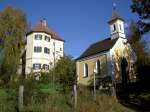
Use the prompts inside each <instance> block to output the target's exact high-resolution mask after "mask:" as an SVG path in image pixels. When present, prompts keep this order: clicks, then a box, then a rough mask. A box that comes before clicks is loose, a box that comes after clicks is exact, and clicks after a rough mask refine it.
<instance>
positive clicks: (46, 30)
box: [27, 20, 64, 41]
mask: <svg viewBox="0 0 150 112" xmlns="http://www.w3.org/2000/svg"><path fill="white" fill-rule="evenodd" d="M33 32H44V33H47V34H49V35H51V36H52V38H53V39H56V40H60V41H64V39H62V38H60V37H59V36H58V34H57V33H56V32H54V31H53V30H52V29H51V28H50V27H48V26H47V25H46V24H45V23H44V20H40V21H39V22H38V23H37V24H36V26H35V27H34V28H33V29H31V31H29V32H28V33H27V35H29V34H31V33H33Z"/></svg>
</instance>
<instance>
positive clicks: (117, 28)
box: [108, 6, 125, 39]
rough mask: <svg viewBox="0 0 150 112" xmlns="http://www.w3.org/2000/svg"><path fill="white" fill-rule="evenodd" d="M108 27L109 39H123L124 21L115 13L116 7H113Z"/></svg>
mask: <svg viewBox="0 0 150 112" xmlns="http://www.w3.org/2000/svg"><path fill="white" fill-rule="evenodd" d="M108 24H109V27H110V36H111V39H116V38H119V37H121V38H125V32H124V19H122V18H121V17H120V16H119V15H118V14H117V12H116V7H115V6H114V7H113V11H112V16H111V18H110V20H109V21H108Z"/></svg>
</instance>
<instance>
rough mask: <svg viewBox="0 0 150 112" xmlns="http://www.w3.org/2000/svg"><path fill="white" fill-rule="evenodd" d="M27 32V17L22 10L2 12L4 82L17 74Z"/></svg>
mask: <svg viewBox="0 0 150 112" xmlns="http://www.w3.org/2000/svg"><path fill="white" fill-rule="evenodd" d="M26 31H27V20H26V15H25V13H24V12H22V11H21V10H20V9H17V8H14V7H11V6H8V7H6V8H5V9H4V10H2V11H1V12H0V53H1V69H0V74H1V78H3V79H4V81H8V80H9V79H10V78H13V76H14V74H16V72H17V68H18V65H19V61H20V54H21V50H22V48H23V45H24V39H23V37H24V36H25V33H26Z"/></svg>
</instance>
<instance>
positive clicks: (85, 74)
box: [83, 63, 88, 77]
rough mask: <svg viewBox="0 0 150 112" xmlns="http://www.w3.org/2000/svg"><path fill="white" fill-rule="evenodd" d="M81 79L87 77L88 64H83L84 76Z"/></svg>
mask: <svg viewBox="0 0 150 112" xmlns="http://www.w3.org/2000/svg"><path fill="white" fill-rule="evenodd" d="M83 77H88V64H86V63H85V64H84V74H83Z"/></svg>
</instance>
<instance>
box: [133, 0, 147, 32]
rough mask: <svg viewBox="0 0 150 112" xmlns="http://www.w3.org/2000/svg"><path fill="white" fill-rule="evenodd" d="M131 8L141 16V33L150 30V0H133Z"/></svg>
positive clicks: (139, 22) (139, 23)
mask: <svg viewBox="0 0 150 112" xmlns="http://www.w3.org/2000/svg"><path fill="white" fill-rule="evenodd" d="M131 9H132V12H133V13H137V14H138V16H139V19H140V20H139V21H138V25H139V27H140V31H141V33H142V34H143V33H146V32H149V31H150V0H132V5H131Z"/></svg>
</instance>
